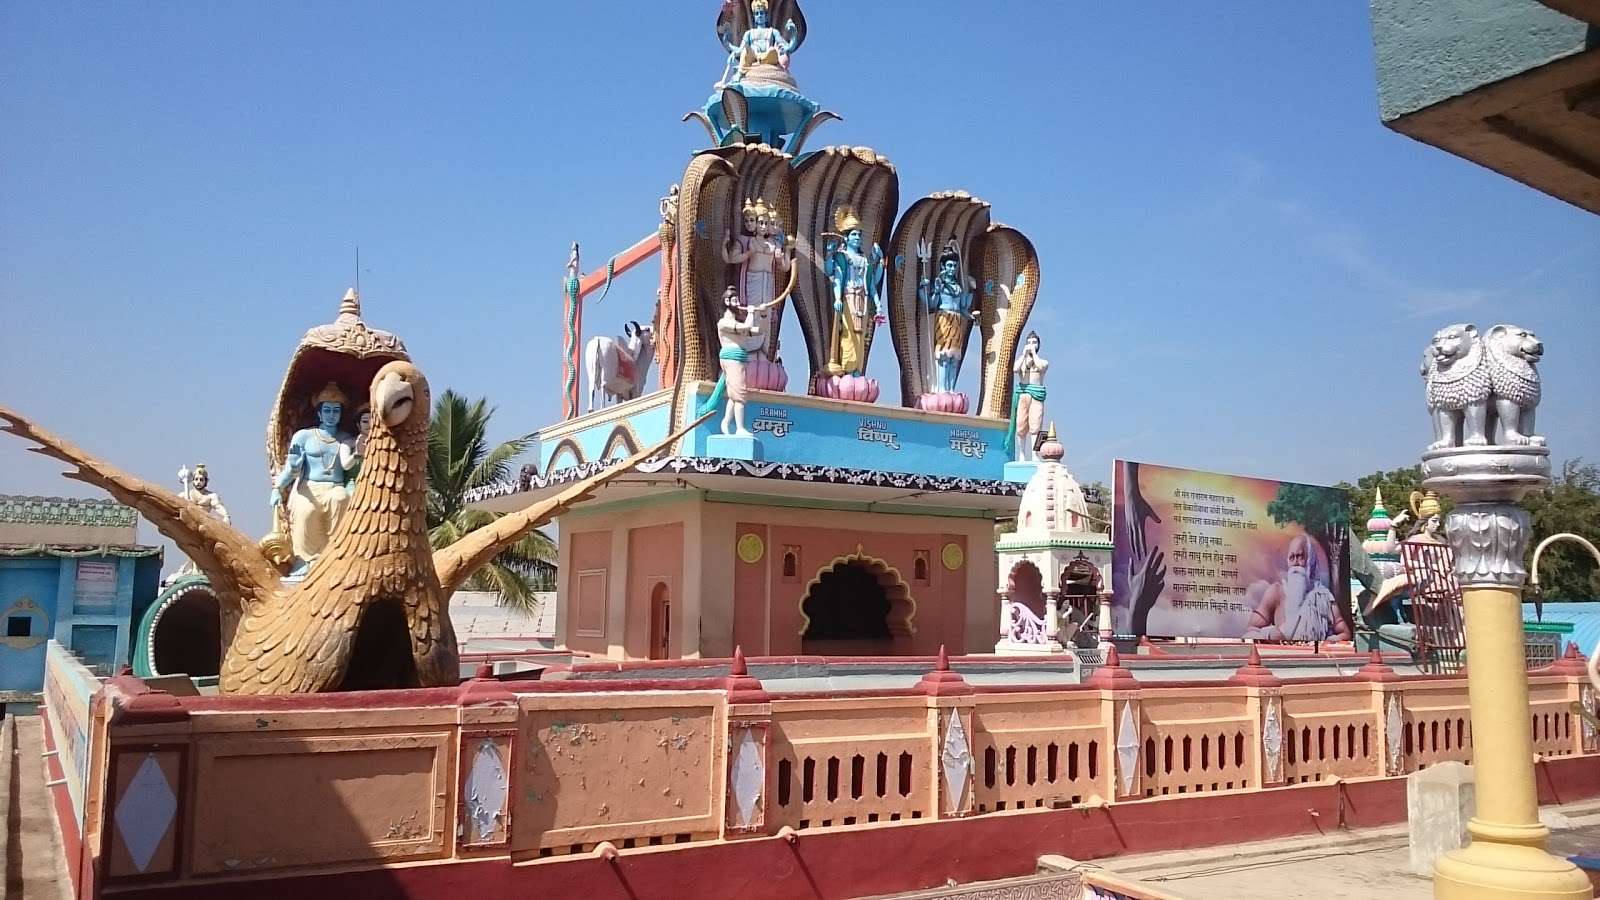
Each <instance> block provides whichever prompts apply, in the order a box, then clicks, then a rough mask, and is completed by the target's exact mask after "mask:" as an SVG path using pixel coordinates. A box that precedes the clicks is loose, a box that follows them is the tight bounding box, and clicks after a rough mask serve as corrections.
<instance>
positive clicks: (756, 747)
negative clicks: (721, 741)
mask: <svg viewBox="0 0 1600 900" xmlns="http://www.w3.org/2000/svg"><path fill="white" fill-rule="evenodd" d="M728 786H729V788H731V789H732V791H733V817H734V819H733V824H734V825H737V826H738V827H740V828H754V827H756V826H759V825H760V824H761V819H760V818H758V817H757V815H756V813H757V812H758V811H759V809H760V805H761V792H762V791H764V790H766V787H767V760H766V754H765V753H764V752H763V750H762V747H761V740H760V739H759V738H758V737H757V736H756V729H755V728H753V727H751V726H748V725H747V726H745V727H744V728H741V729H740V735H739V739H738V741H737V742H736V743H735V744H734V748H733V776H732V777H731V778H729V779H728Z"/></svg>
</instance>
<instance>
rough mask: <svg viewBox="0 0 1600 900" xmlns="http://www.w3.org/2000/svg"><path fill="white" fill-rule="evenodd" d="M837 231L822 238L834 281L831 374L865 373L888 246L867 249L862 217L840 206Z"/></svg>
mask: <svg viewBox="0 0 1600 900" xmlns="http://www.w3.org/2000/svg"><path fill="white" fill-rule="evenodd" d="M833 221H834V227H835V228H837V229H838V232H837V233H834V234H828V235H827V236H826V240H825V242H824V244H823V258H824V262H823V272H824V274H826V275H827V277H828V280H829V281H831V282H832V284H833V340H832V343H831V346H830V350H829V353H828V373H829V374H830V375H860V374H862V373H863V372H865V371H866V368H867V335H868V333H869V332H870V330H871V325H872V324H873V323H874V322H875V321H876V320H877V319H878V315H879V314H878V293H879V291H880V289H881V288H882V287H883V275H884V268H883V248H882V247H880V246H878V244H877V243H873V245H872V250H871V252H870V254H869V253H868V252H867V251H865V250H863V249H862V246H861V243H862V236H861V218H860V217H859V216H857V215H856V212H855V210H853V209H851V208H850V207H848V206H841V207H839V209H838V210H837V211H836V212H835V213H834V216H833Z"/></svg>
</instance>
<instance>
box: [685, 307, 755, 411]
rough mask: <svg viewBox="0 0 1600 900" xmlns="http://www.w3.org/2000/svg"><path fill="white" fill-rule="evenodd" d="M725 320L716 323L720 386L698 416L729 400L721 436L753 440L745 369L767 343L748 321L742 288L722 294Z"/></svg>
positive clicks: (718, 383)
mask: <svg viewBox="0 0 1600 900" xmlns="http://www.w3.org/2000/svg"><path fill="white" fill-rule="evenodd" d="M722 306H723V312H722V318H721V319H720V320H718V322H717V341H718V342H719V343H721V345H722V349H721V350H719V351H718V352H717V360H718V361H719V362H720V363H721V364H722V375H721V377H719V378H718V379H717V386H716V387H715V388H713V389H712V391H711V396H710V397H707V398H706V400H705V402H704V403H702V404H700V407H699V409H698V410H697V411H696V413H695V414H696V415H700V416H703V415H705V414H706V413H708V412H710V411H712V410H714V409H716V408H717V405H718V404H720V403H722V401H723V398H724V397H726V398H727V401H728V406H727V411H726V412H725V413H723V416H722V433H723V434H728V435H738V436H739V437H750V436H751V435H750V429H749V428H747V427H745V419H744V405H745V397H746V392H745V377H744V376H745V367H746V365H747V364H748V362H749V360H750V352H751V351H752V350H755V349H756V348H757V347H760V346H761V345H762V343H763V342H765V341H766V337H765V335H764V333H763V332H762V330H761V326H759V325H757V324H755V323H754V322H753V321H746V316H745V314H746V312H747V310H746V309H745V308H744V307H743V306H741V305H740V303H739V289H738V288H737V287H735V286H734V285H731V284H730V285H728V290H727V291H726V292H724V293H723V295H722Z"/></svg>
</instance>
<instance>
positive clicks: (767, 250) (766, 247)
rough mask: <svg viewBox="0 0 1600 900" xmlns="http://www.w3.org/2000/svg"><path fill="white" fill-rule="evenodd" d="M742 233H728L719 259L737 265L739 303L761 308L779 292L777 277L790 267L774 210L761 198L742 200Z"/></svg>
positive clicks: (747, 306)
mask: <svg viewBox="0 0 1600 900" xmlns="http://www.w3.org/2000/svg"><path fill="white" fill-rule="evenodd" d="M742 219H743V225H744V227H743V232H744V233H743V234H740V235H738V236H735V235H734V234H733V233H732V232H729V233H728V241H727V243H726V244H724V245H723V248H722V258H723V259H724V260H726V261H727V262H728V263H729V264H731V265H736V266H738V267H739V284H738V287H739V302H740V304H741V305H743V306H745V307H746V308H764V307H766V306H767V305H768V304H770V303H771V302H772V301H773V299H774V298H775V297H777V295H778V276H779V275H780V274H782V273H785V272H787V271H788V270H789V260H788V257H787V255H786V254H785V253H784V248H783V244H784V240H783V231H782V229H781V228H780V227H779V224H778V214H777V210H774V209H773V208H771V207H769V206H767V202H766V201H765V200H762V199H757V200H754V201H751V200H745V202H744V213H743V217H742Z"/></svg>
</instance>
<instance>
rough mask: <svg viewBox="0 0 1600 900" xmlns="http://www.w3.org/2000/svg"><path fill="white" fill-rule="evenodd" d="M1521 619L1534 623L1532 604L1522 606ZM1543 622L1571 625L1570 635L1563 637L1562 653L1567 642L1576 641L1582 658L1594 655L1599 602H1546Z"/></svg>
mask: <svg viewBox="0 0 1600 900" xmlns="http://www.w3.org/2000/svg"><path fill="white" fill-rule="evenodd" d="M1522 619H1523V621H1525V622H1532V621H1535V619H1534V617H1533V604H1532V603H1524V604H1522ZM1544 621H1546V622H1571V623H1572V633H1571V634H1569V635H1565V636H1564V638H1565V640H1564V641H1563V642H1562V645H1561V652H1563V653H1565V652H1566V650H1567V646H1566V642H1567V641H1576V642H1577V644H1578V649H1579V650H1581V651H1583V655H1584V656H1588V655H1590V654H1592V653H1594V648H1595V645H1596V644H1600V602H1597V601H1593V600H1578V601H1573V602H1570V603H1562V602H1551V601H1548V600H1547V601H1545V604H1544Z"/></svg>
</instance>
